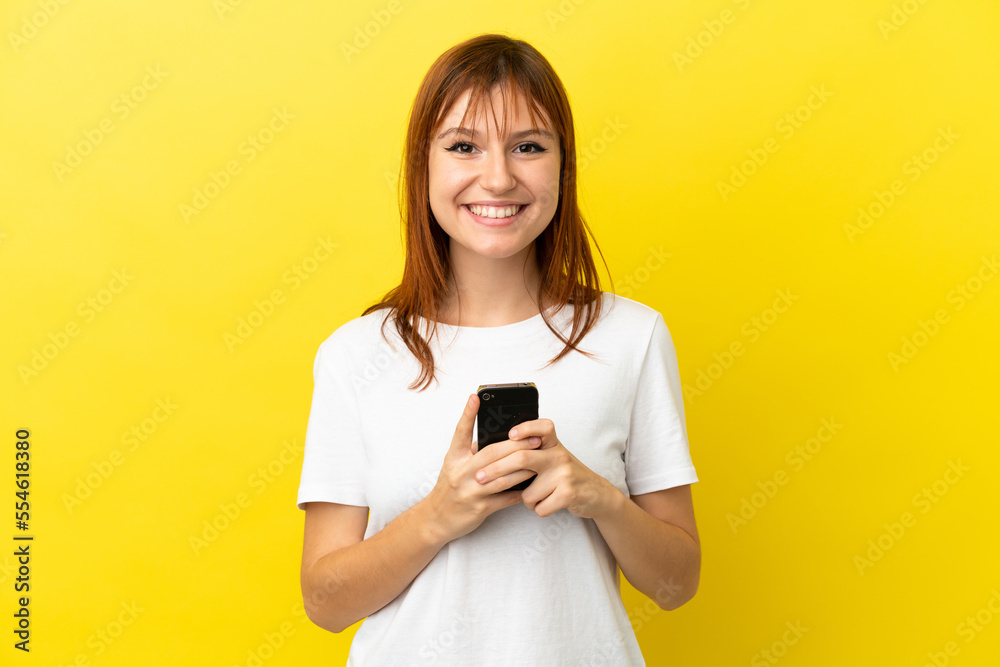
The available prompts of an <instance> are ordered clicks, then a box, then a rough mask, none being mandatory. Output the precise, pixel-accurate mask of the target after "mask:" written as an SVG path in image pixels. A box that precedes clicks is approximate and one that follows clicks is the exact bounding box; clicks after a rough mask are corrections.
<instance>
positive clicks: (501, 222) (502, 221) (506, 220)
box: [462, 204, 528, 227]
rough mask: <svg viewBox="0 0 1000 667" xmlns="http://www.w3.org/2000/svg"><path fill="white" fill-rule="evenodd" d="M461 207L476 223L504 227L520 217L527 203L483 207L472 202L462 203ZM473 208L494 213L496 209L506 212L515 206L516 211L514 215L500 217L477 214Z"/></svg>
mask: <svg viewBox="0 0 1000 667" xmlns="http://www.w3.org/2000/svg"><path fill="white" fill-rule="evenodd" d="M462 208H464V209H465V210H466V211H467V212H468V214H469V215H470V216H471V217H472V219H473V220H475V221H476V222H478V223H480V224H482V225H485V226H487V227H506V226H507V225H509V224H511V223H512V222H514V221H516V220H519V219H520V218H521V216H522V215H523V214H524V209H526V208H528V205H527V204H523V205H520V206H519V207H515V206H498V207H489V206H483V207H480V206H477V205H474V204H464V205H463V206H462ZM473 208H475V209H476V210H479V211H482V210H483V209H486V212H487V213H494V214H496V212H497V211H500V212H507V211H509V210H511V209H513V208H517V212H516V213H514V215H509V216H506V217H502V218H494V217H489V216H488V215H479V214H476V213H473V211H472V209H473Z"/></svg>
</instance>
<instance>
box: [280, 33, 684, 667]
mask: <svg viewBox="0 0 1000 667" xmlns="http://www.w3.org/2000/svg"><path fill="white" fill-rule="evenodd" d="M575 141H576V140H575V135H574V131H573V118H572V115H571V113H570V107H569V103H568V100H567V96H566V93H565V91H564V89H563V87H562V84H561V82H560V81H559V78H558V77H557V76H556V74H555V72H554V71H553V69H552V67H551V66H550V64H549V63H548V61H547V60H546V59H545V58H544V57H543V56H542V55H541V54H540V53H539V52H538V51H537V50H535V49H534V48H533V47H532V46H530V45H529V44H527V43H525V42H523V41H520V40H516V39H511V38H509V37H506V36H501V35H480V36H478V37H475V38H473V39H470V40H468V41H466V42H463V43H461V44H458V45H457V46H454V47H453V48H451V49H450V50H448V51H447V52H445V53H444V54H443V55H441V56H440V57H439V58H438V60H437V61H436V62H435V63H434V65H433V66H432V67H431V69H430V71H429V72H428V73H427V75H426V77H425V78H424V81H423V83H422V85H421V87H420V90H419V92H418V94H417V97H416V100H415V102H414V105H413V109H412V111H411V114H410V119H409V130H408V133H407V138H406V149H405V155H404V160H403V167H402V172H403V173H402V179H401V183H402V184H403V187H404V189H405V197H404V198H401V210H402V211H403V217H404V221H403V222H404V225H405V228H406V264H405V267H404V271H403V279H402V282H401V284H400V285H399V286H398V287H396V288H395V289H393V290H391V291H390V292H389V293H388V294H386V295H385V297H384V298H383V299H382V300H381V302H379V303H377V304H375V305H373V306H372V307H370V308H368V309H367V310H366V311H365V312H364V313H363V315H362V316H361V317H358V318H356V319H354V320H351V321H349V322H347V323H345V324H343V325H342V326H340V327H339V328H338V329H337V330H336V331H335V332H334V333H333V334H332V335H331V336H330V337H329V338H328V339H327V340H326V341H324V342H323V343H322V344H321V345H320V347H319V351H318V353H317V355H316V362H315V366H314V380H315V388H314V393H313V401H312V409H311V412H310V415H309V423H308V428H307V432H306V441H305V454H304V461H303V470H302V480H301V485H300V487H299V494H298V505H299V507H300V508H303V509H304V510H305V512H306V517H305V537H304V548H303V556H302V593H303V600H304V605H305V608H306V611H307V613H308V615H309V618H310V619H311V620H312V621H313V622H314V623H316V624H317V625H319V626H321V627H323V628H326V629H328V630H330V631H332V632H341V631H343V630H345V629H347V628H348V627H350V626H352V625H353V624H354V623H356V622H357V621H359V620H361V619H363V618H366V617H367V619H366V620H365V622H364V623H362V624H361V626H360V628H359V629H358V631H357V633H356V634H355V637H354V640H353V643H352V645H351V651H350V657H349V660H348V665H364V666H366V667H367V666H369V665H391V666H393V667H399V666H406V665H429V664H438V665H463V666H468V665H476V666H478V667H489V666H491V665H521V666H528V665H545V666H546V667H550V666H552V665H643V664H645V663H644V661H643V657H642V653H641V652H640V650H639V645H638V641H637V639H636V636H635V633H634V632H633V629H632V627H631V624H630V619H629V613H628V612H627V611H626V609H625V607H624V605H623V603H622V600H621V595H620V583H619V576H618V568H619V567H620V568H621V572H622V573H623V574H624V576H625V577H626V579H628V581H629V583H631V584H632V585H633V586H634V587H635V588H636V589H638V590H639V591H641V592H643V593H645V594H646V595H648V596H649V597H650V598H652V599H654V600H655V601H656V603H657V604H658V605H659V606H660V607H661V608H663V609H675V608H677V607H679V606H681V605H682V604H684V603H685V602H686V601H687V600H689V599H690V598H691V597H692V596H693V595H694V593H695V591H696V589H697V587H698V579H699V573H700V566H701V548H700V543H699V540H698V532H697V528H696V526H695V519H694V510H693V507H692V502H691V493H690V484H691V483H693V482H696V481H698V478H697V476H696V475H695V469H694V466H693V464H692V462H691V458H690V455H689V450H688V441H687V431H686V426H685V421H684V407H683V403H682V394H681V385H680V377H679V374H678V369H677V359H676V354H675V350H674V346H673V342H672V340H671V338H670V334H669V332H668V330H667V327H666V324H665V323H664V320H663V317H662V316H661V315H660V313H658V312H657V311H655V310H653V309H651V308H649V307H647V306H645V305H643V304H640V303H638V302H636V301H632V300H630V299H625V298H622V297H617V296H615V295H613V294H611V293H606V292H602V291H601V289H600V283H599V279H598V276H597V271H596V268H595V266H594V261H593V258H592V255H591V252H590V247H589V228H587V226H586V224H585V222H584V220H583V218H582V216H581V214H580V211H579V208H578V206H577V200H576V155H575ZM508 382H534V383H535V385H536V386H537V388H538V392H539V415H540V418H539V419H537V420H534V421H529V422H524V423H522V424H520V425H518V426H517V427H516V428H515V429H513V430H511V432H510V433H509V440H507V441H504V442H501V443H496V444H493V445H490V446H489V447H484V448H483V450H482V451H478V447H477V444H476V442H475V441H474V440H473V424H474V421H475V418H476V413H477V410H478V407H479V403H478V401H479V399H478V397H477V396H476V393H475V392H476V389H477V387H478V386H479V385H481V384H496V383H508ZM456 418H457V424H456ZM534 475H537V477H536V478H535V479H534V481H532V482H531V484H530V485H529V486H528V487H527V488H526V489H524V490H510V487H511V486H514V485H516V484H517V483H518V482H521V481H523V480H527V479H528V478H530V477H532V476H534Z"/></svg>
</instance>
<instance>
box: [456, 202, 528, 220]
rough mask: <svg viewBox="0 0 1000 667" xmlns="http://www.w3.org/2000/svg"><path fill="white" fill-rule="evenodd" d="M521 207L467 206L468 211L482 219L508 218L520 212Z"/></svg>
mask: <svg viewBox="0 0 1000 667" xmlns="http://www.w3.org/2000/svg"><path fill="white" fill-rule="evenodd" d="M521 208H522V207H521V206H477V205H476V204H469V210H470V211H472V212H473V213H475V214H476V215H479V216H482V217H484V218H509V217H510V216H512V215H516V214H517V212H518V211H520V210H521Z"/></svg>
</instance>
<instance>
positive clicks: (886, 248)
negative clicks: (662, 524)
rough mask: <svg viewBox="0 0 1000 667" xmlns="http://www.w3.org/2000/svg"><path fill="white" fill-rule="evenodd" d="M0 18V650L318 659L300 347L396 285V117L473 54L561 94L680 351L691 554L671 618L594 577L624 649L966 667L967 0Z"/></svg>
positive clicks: (982, 651) (971, 471) (992, 46)
mask: <svg viewBox="0 0 1000 667" xmlns="http://www.w3.org/2000/svg"><path fill="white" fill-rule="evenodd" d="M379 20H381V21H382V23H383V24H384V25H380V24H379V22H378V21H379ZM0 27H2V32H3V33H4V35H5V37H4V44H3V45H2V47H0V91H2V97H3V104H2V105H0V128H2V130H0V191H2V195H0V196H2V200H0V206H2V208H0V284H2V285H3V287H2V294H3V296H2V299H0V318H2V327H3V344H2V345H0V370H2V372H3V374H4V377H3V380H2V390H3V399H2V404H3V410H2V423H0V443H3V444H2V448H0V467H2V469H3V471H2V474H0V479H2V480H3V482H2V488H0V492H2V493H0V495H2V497H4V498H6V500H5V501H4V504H3V506H4V507H5V508H6V509H5V510H4V512H5V513H4V517H5V518H4V521H3V523H2V529H0V538H2V540H3V544H4V545H6V546H3V547H2V549H0V553H3V554H4V555H3V556H0V591H2V593H0V610H2V613H0V616H2V617H3V618H5V619H7V620H6V621H5V622H4V623H3V624H2V626H0V630H2V631H3V636H4V637H6V639H5V645H4V646H3V647H2V649H0V651H2V652H3V654H4V655H6V656H8V657H7V658H4V664H29V663H30V664H36V665H46V666H48V665H70V664H79V665H86V664H94V665H130V666H131V665H177V664H188V665H225V666H227V667H228V666H229V665H253V664H256V663H255V661H260V662H262V663H263V664H266V665H269V666H270V665H274V666H275V667H277V666H279V665H309V664H315V665H321V664H343V661H344V659H345V658H346V655H347V650H348V646H349V643H350V635H351V634H352V633H351V632H348V633H344V634H343V635H333V634H330V633H327V632H325V631H322V630H319V629H318V628H316V627H314V626H312V625H311V624H310V623H308V622H306V621H304V616H303V615H302V614H301V613H300V611H299V610H300V607H299V601H300V596H299V589H298V564H299V563H298V559H299V554H300V548H301V530H302V513H301V512H299V510H297V509H296V508H295V493H296V490H297V487H298V478H299V466H300V464H301V447H302V443H303V436H304V433H305V425H306V419H307V416H308V409H309V401H310V396H311V391H312V361H313V356H314V354H315V352H316V348H317V346H318V345H319V343H320V342H321V341H322V340H323V339H324V338H325V337H326V336H327V335H329V333H330V332H332V331H333V330H334V329H335V328H336V327H337V326H338V325H340V324H341V323H343V322H345V321H346V320H348V319H350V318H353V317H356V316H358V315H359V314H360V312H361V310H362V309H363V308H364V307H365V306H367V305H368V304H370V303H371V302H372V301H373V300H374V299H375V298H377V297H378V296H379V295H381V294H382V293H383V292H384V291H385V290H387V289H388V288H390V287H392V286H393V285H394V284H396V282H397V281H398V279H399V277H400V274H401V269H402V263H401V259H402V249H401V245H400V238H399V226H398V221H397V220H398V214H397V210H396V198H395V191H394V189H393V187H394V180H395V174H396V173H397V170H398V166H399V149H400V145H401V141H402V136H403V130H404V123H405V118H406V114H407V111H408V107H409V104H410V103H411V101H412V98H413V95H414V94H415V92H416V88H417V85H418V83H419V81H420V79H421V77H422V76H423V74H424V73H425V72H426V70H427V68H428V66H429V65H430V64H431V63H432V62H433V60H434V58H436V57H437V56H438V55H439V54H440V53H441V52H443V51H444V50H445V49H446V48H448V47H449V46H451V45H453V44H455V43H457V42H459V41H461V40H463V39H465V38H468V37H470V36H472V35H474V34H477V33H480V32H487V31H506V32H508V33H510V34H512V35H514V36H517V37H521V38H524V39H526V40H528V41H529V42H531V43H533V44H535V45H536V46H537V47H538V48H539V49H540V50H541V51H542V52H543V53H544V54H545V55H546V56H547V57H548V58H549V59H550V60H551V61H552V63H553V65H554V66H555V68H556V70H557V71H558V73H559V74H560V76H561V77H562V78H563V81H564V83H565V85H566V87H567V89H568V91H569V93H570V95H571V101H572V103H573V105H574V111H575V114H576V119H577V131H578V135H579V147H580V150H581V151H587V153H586V154H585V155H584V157H585V158H586V166H585V168H584V169H583V172H582V184H581V201H582V205H583V206H584V207H585V214H586V216H587V218H588V220H589V222H590V224H591V225H592V227H593V229H594V231H595V233H596V235H597V238H598V241H599V243H600V245H601V248H602V250H603V251H604V254H605V256H606V257H607V260H608V263H609V265H610V273H611V276H612V277H613V278H614V281H615V286H616V287H617V290H618V292H619V293H620V294H623V295H625V296H630V297H632V298H635V299H637V300H639V301H642V302H644V303H647V304H649V305H650V306H652V307H654V308H657V309H659V310H660V311H661V312H662V313H663V315H664V317H665V319H666V321H667V324H668V326H669V327H670V329H671V332H672V333H673V336H674V340H675V343H676V346H677V351H678V356H679V360H680V369H681V376H682V380H683V382H684V384H685V385H686V387H687V390H686V394H687V395H686V406H687V419H688V428H689V433H690V439H691V450H692V456H693V459H694V461H695V464H696V466H697V469H698V473H699V476H700V478H701V482H700V483H698V484H696V485H695V486H694V497H695V503H696V510H697V516H698V521H699V528H700V531H701V536H702V543H703V548H704V569H703V576H702V584H701V589H700V591H699V593H698V595H697V596H696V597H695V599H694V600H692V601H691V602H690V603H689V604H688V605H686V606H685V607H683V608H681V609H680V610H677V611H676V612H673V613H669V614H668V613H662V612H659V611H656V610H652V611H651V610H650V609H649V608H650V607H652V603H651V602H649V603H647V602H646V599H645V598H643V597H641V596H639V595H638V594H636V593H635V591H634V590H632V589H630V588H628V587H627V586H626V587H625V604H626V607H627V608H628V609H629V610H630V612H631V614H632V617H633V620H634V625H635V628H636V630H637V633H638V637H639V641H640V643H641V645H642V647H643V651H644V652H645V654H646V657H647V660H648V662H649V664H651V665H665V664H678V665H741V664H742V665H745V664H750V665H764V664H784V665H811V666H824V665H843V664H863V665H904V664H906V665H922V664H925V663H928V662H929V661H930V660H931V657H929V655H928V654H930V656H933V658H934V660H936V661H937V662H936V664H944V663H948V664H955V665H985V664H994V663H993V662H990V661H995V660H996V656H997V655H998V653H1000V616H998V612H1000V574H998V570H997V567H996V563H997V546H996V545H997V542H996V537H995V527H996V509H997V500H996V485H997V472H998V466H997V464H998V454H997V436H996V424H995V422H996V414H997V399H998V391H997V377H998V372H1000V355H998V354H997V351H996V336H997V332H998V325H1000V307H998V306H1000V278H998V276H997V271H998V269H1000V267H998V265H997V261H998V250H1000V232H998V221H1000V216H998V212H1000V207H998V203H1000V202H998V194H997V193H998V188H997V185H996V180H997V176H998V172H1000V170H998V168H997V159H998V157H997V156H998V155H1000V131H998V129H997V128H998V125H997V118H998V117H1000V92H998V91H1000V47H998V42H997V39H996V36H997V34H998V30H1000V9H998V6H997V5H996V3H991V2H982V1H976V0H950V1H949V2H937V1H934V2H926V1H918V0H905V1H904V0H895V1H894V0H879V1H871V0H864V1H862V0H847V1H841V2H823V3H805V2H798V1H797V0H771V1H770V2H762V1H760V0H733V1H730V0H715V1H712V2H709V1H697V2H684V3H653V2H646V3H629V2H601V1H598V0H587V1H586V2H582V1H580V0H576V1H575V2H574V1H571V0H563V1H562V2H561V3H560V2H557V1H556V0H553V1H552V2H551V3H544V2H533V1H532V2H529V1H526V0H522V1H519V2H505V3H502V5H501V4H497V6H496V7H492V6H487V5H484V4H473V3H468V2H437V3H436V2H431V1H430V0H426V1H425V2H410V1H408V0H394V2H392V3H390V2H383V1H381V0H377V1H374V2H350V3H326V2H312V3H282V2H265V1H263V0H246V1H243V2H240V1H238V0H214V2H213V0H200V1H198V2H192V1H190V0H180V1H174V2H157V3H118V2H108V1H107V0H92V1H90V2H69V1H68V0H12V1H10V2H6V3H4V4H3V7H2V9H0ZM365 30H368V31H369V32H370V33H371V34H372V35H373V36H372V37H370V38H365V40H367V43H366V42H365V41H364V40H362V39H361V38H360V37H358V35H359V34H362V33H363V32H364V31H365ZM355 40H357V43H358V44H359V45H360V46H359V47H355V50H354V52H351V51H350V50H349V49H348V50H345V48H344V45H345V44H350V43H352V42H354V41H355ZM859 209H861V210H866V211H868V215H869V216H870V218H868V219H865V218H861V220H860V221H859ZM602 271H603V268H602ZM730 355H731V356H730ZM33 364H34V366H33ZM18 428H27V429H30V434H31V435H30V443H31V444H30V448H31V449H30V453H31V459H30V462H31V467H30V475H31V477H30V480H31V487H30V495H29V498H30V504H31V510H30V511H31V517H30V525H29V530H28V531H27V533H26V534H30V535H33V536H34V538H35V539H34V541H33V542H31V547H30V549H31V552H30V553H31V591H30V603H29V611H30V628H31V633H32V634H31V644H30V647H31V653H30V654H27V655H25V654H22V653H21V652H19V651H17V650H15V649H14V648H13V647H12V644H13V635H12V633H11V629H12V627H13V624H14V622H15V620H12V615H13V614H14V613H15V612H16V611H17V609H18V605H17V601H16V598H17V597H18V595H17V594H16V593H15V591H14V589H13V585H14V584H15V583H16V582H15V579H16V577H17V574H16V565H17V564H16V562H15V561H16V558H15V557H14V556H13V553H14V549H15V544H20V543H15V541H14V540H13V539H12V537H13V535H14V534H18V533H19V531H17V530H16V529H15V528H14V517H13V516H12V512H11V509H12V507H11V505H12V501H13V500H14V499H13V498H12V496H13V494H14V492H15V491H16V489H15V488H14V487H13V481H12V480H13V479H14V477H13V474H14V470H13V466H14V463H15V458H14V455H15V447H16V444H15V440H16V436H15V431H16V430H17V429H18ZM956 471H958V472H956ZM213 524H214V525H215V528H213V527H212V526H213ZM197 540H202V541H201V542H198V541H197ZM991 605H992V606H991ZM977 618H978V620H976V619H977ZM970 619H971V620H970ZM790 628H797V630H796V631H794V632H793V631H792V630H791V629H790ZM272 644H273V645H276V646H277V648H276V649H271V648H269V647H270V645H272ZM764 651H768V652H770V654H769V655H765V653H764ZM255 656H256V657H255ZM769 656H770V657H769ZM260 657H264V658H266V659H264V660H260ZM8 658H11V661H10V662H8V661H7V660H8ZM930 664H935V663H934V662H930Z"/></svg>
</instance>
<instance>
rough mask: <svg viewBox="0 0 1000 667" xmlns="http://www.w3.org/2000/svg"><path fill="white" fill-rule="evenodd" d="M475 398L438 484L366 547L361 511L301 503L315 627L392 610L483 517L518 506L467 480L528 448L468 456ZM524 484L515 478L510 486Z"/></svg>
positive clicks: (508, 495) (516, 495) (305, 572)
mask: <svg viewBox="0 0 1000 667" xmlns="http://www.w3.org/2000/svg"><path fill="white" fill-rule="evenodd" d="M478 408H479V398H478V397H477V396H476V395H475V394H472V395H471V396H470V397H469V400H468V402H467V403H466V405H465V408H464V409H463V411H462V416H461V418H460V419H459V422H458V425H457V426H456V427H455V434H454V436H453V438H452V442H451V445H450V447H449V449H448V452H447V454H446V455H445V459H444V463H443V465H442V466H441V472H440V474H439V475H438V481H437V483H436V484H435V485H434V488H433V489H431V491H430V493H428V494H427V496H426V497H424V498H423V499H422V500H420V501H419V502H417V504H415V505H414V506H413V507H411V508H410V509H408V510H406V511H405V512H403V513H402V514H400V515H399V516H397V517H396V518H395V519H393V520H392V521H390V522H389V523H388V524H386V526H385V527H384V528H383V529H382V530H380V531H379V532H377V533H375V534H374V535H372V536H371V537H369V538H368V539H364V535H365V530H366V528H367V523H368V508H367V507H359V506H355V505H342V504H339V503H328V502H310V503H305V507H306V522H305V536H304V538H303V546H302V574H301V579H302V600H303V606H304V607H305V610H306V615H307V616H308V617H309V620H311V621H312V622H313V623H315V624H316V625H318V626H320V627H321V628H325V629H327V630H330V631H331V632H341V631H342V630H344V629H346V628H349V627H350V626H352V625H353V624H355V623H357V622H358V621H360V620H361V619H362V618H364V617H366V616H368V615H370V614H372V613H374V612H376V611H378V610H379V609H381V608H382V607H384V606H385V605H387V604H389V603H390V602H392V601H393V600H394V599H396V597H397V596H398V595H399V594H400V593H401V592H403V590H404V589H405V588H406V587H407V586H409V585H410V583H411V582H412V581H413V580H414V579H416V577H417V575H418V574H420V572H421V571H422V570H423V569H424V568H425V567H426V566H427V564H428V563H429V562H430V561H431V559H433V558H434V556H435V555H436V554H437V553H438V552H439V551H440V550H441V548H442V547H443V546H444V545H445V544H448V543H449V542H451V541H452V540H454V539H457V538H459V537H461V536H463V535H465V534H467V533H469V532H471V531H472V530H474V529H475V528H476V527H478V526H479V525H480V524H481V523H482V522H483V521H484V520H485V519H486V517H487V516H489V515H490V514H492V513H493V512H496V511H498V510H501V509H503V508H505V507H510V506H511V505H515V504H517V503H519V502H521V492H520V491H505V490H504V489H506V488H507V486H510V485H509V484H508V485H507V486H503V480H501V481H500V482H496V483H494V484H493V485H486V486H483V485H481V484H479V483H478V482H476V481H475V480H474V479H473V478H472V474H473V472H475V470H477V469H478V468H479V467H481V466H483V465H488V464H490V463H492V462H493V461H495V460H497V459H498V458H501V457H503V456H506V455H508V454H510V453H511V452H514V451H517V450H521V449H525V448H533V447H535V446H537V443H535V444H532V443H530V442H529V441H528V440H527V439H525V440H524V441H522V442H507V443H501V444H497V445H493V446H490V447H486V448H484V450H483V451H481V452H476V449H477V447H476V443H475V442H473V441H472V424H473V422H474V421H475V418H476V411H477V409H478ZM530 476H531V473H529V472H525V471H519V472H518V473H517V474H516V475H514V477H515V481H514V483H517V482H520V481H522V480H524V479H527V478H528V477H530Z"/></svg>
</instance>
